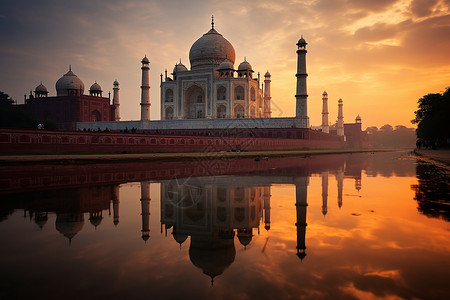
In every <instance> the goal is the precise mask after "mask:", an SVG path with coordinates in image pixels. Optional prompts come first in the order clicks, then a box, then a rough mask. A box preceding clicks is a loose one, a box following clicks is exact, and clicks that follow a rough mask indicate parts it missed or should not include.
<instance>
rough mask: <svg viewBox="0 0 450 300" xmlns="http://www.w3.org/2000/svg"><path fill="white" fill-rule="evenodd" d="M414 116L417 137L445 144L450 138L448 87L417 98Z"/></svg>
mask: <svg viewBox="0 0 450 300" xmlns="http://www.w3.org/2000/svg"><path fill="white" fill-rule="evenodd" d="M417 103H418V108H419V109H418V110H416V111H415V112H414V113H415V114H416V117H415V119H414V120H412V121H411V122H412V123H413V124H417V130H416V133H417V137H418V138H420V139H422V140H424V141H429V142H432V143H434V144H435V143H439V144H446V143H447V139H449V138H450V118H449V115H450V87H448V88H447V90H446V91H445V92H444V93H443V94H440V93H437V94H428V95H425V96H423V97H422V98H420V99H419V101H418V102H417Z"/></svg>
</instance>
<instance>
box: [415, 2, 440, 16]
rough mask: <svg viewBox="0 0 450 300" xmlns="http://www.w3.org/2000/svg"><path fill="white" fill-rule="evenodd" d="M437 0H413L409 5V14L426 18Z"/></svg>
mask: <svg viewBox="0 0 450 300" xmlns="http://www.w3.org/2000/svg"><path fill="white" fill-rule="evenodd" d="M438 1H439V0H413V1H412V2H411V5H410V9H411V12H412V13H413V15H414V16H416V17H426V16H428V15H429V14H431V12H432V10H433V8H434V7H435V6H436V4H437V3H438Z"/></svg>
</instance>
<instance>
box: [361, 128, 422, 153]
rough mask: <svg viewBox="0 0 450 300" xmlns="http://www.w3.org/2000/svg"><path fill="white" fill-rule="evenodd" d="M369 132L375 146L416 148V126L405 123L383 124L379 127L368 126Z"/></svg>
mask: <svg viewBox="0 0 450 300" xmlns="http://www.w3.org/2000/svg"><path fill="white" fill-rule="evenodd" d="M366 131H367V132H369V133H370V134H372V137H373V146H374V147H375V148H414V146H415V143H416V134H415V132H414V128H407V127H406V126H403V125H396V126H394V127H393V126H391V125H389V124H386V125H383V126H381V127H380V129H378V128H377V127H376V126H371V127H367V129H366Z"/></svg>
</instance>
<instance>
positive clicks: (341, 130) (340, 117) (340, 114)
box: [337, 99, 344, 136]
mask: <svg viewBox="0 0 450 300" xmlns="http://www.w3.org/2000/svg"><path fill="white" fill-rule="evenodd" d="M342 106H343V104H342V99H339V101H338V119H337V135H339V136H344V112H343V110H342Z"/></svg>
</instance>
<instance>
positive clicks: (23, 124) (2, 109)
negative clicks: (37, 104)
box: [0, 91, 37, 129]
mask: <svg viewBox="0 0 450 300" xmlns="http://www.w3.org/2000/svg"><path fill="white" fill-rule="evenodd" d="M13 103H14V101H13V100H12V99H11V97H9V95H8V94H6V93H4V92H2V91H0V127H4V128H33V129H34V128H35V127H36V125H37V122H36V121H35V120H34V119H33V117H32V116H31V115H30V114H29V113H27V112H25V111H24V110H22V109H21V108H20V107H19V105H12V104H13Z"/></svg>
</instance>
